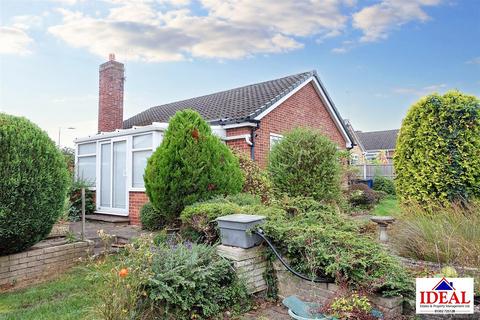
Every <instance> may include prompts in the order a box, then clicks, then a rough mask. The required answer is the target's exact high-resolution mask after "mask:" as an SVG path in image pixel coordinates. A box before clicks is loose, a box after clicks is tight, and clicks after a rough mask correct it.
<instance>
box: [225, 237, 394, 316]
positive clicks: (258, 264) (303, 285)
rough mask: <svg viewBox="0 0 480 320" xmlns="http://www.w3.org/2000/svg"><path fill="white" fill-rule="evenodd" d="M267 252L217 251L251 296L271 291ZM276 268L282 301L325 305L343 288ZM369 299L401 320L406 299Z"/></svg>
mask: <svg viewBox="0 0 480 320" xmlns="http://www.w3.org/2000/svg"><path fill="white" fill-rule="evenodd" d="M265 250H266V249H265V247H263V246H257V247H254V248H250V249H242V248H237V247H230V246H224V245H220V246H218V247H217V251H218V254H219V255H220V256H222V257H224V258H226V259H229V260H231V261H232V262H233V265H234V267H235V269H236V271H237V274H238V275H239V277H241V278H244V279H245V280H246V282H247V286H248V288H249V291H250V292H251V293H256V292H261V291H264V290H266V289H267V285H266V282H265V279H264V273H265V270H266V260H265ZM273 267H274V270H275V274H276V276H277V285H278V296H279V298H281V299H283V298H285V297H288V296H291V295H296V296H297V297H299V298H300V299H302V300H304V301H309V302H317V303H322V304H323V303H325V302H326V301H327V300H328V299H330V298H332V297H333V296H335V294H336V293H337V291H338V290H339V287H338V286H337V285H335V284H334V283H313V282H311V281H306V280H302V279H300V278H298V277H296V276H294V275H292V274H291V273H290V272H289V271H288V270H287V269H286V268H285V267H284V266H283V265H282V264H281V263H280V261H278V260H275V261H274V263H273ZM369 299H370V301H371V302H372V304H373V305H374V306H375V308H377V309H379V310H380V311H382V312H383V313H384V315H385V316H386V317H387V319H397V318H399V317H400V316H401V315H402V312H403V298H401V297H395V298H384V297H381V296H370V297H369Z"/></svg>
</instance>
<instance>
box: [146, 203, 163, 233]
mask: <svg viewBox="0 0 480 320" xmlns="http://www.w3.org/2000/svg"><path fill="white" fill-rule="evenodd" d="M140 221H141V223H142V228H143V229H145V230H149V231H155V230H159V229H160V228H161V227H162V226H163V225H164V222H165V221H163V216H162V215H161V214H160V212H158V211H157V210H155V208H154V207H153V205H152V204H151V203H150V202H147V203H145V204H144V205H143V206H142V208H140Z"/></svg>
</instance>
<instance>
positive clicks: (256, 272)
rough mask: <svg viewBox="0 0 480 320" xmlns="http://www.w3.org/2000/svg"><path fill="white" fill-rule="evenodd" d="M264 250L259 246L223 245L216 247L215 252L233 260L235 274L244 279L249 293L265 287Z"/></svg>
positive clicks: (265, 263)
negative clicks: (244, 247) (238, 246)
mask: <svg viewBox="0 0 480 320" xmlns="http://www.w3.org/2000/svg"><path fill="white" fill-rule="evenodd" d="M264 250H265V249H264V248H263V247H261V246H257V247H254V248H251V249H242V248H237V247H229V246H224V245H219V246H218V247H217V252H218V254H219V255H220V256H222V257H224V258H226V259H228V260H230V261H232V262H233V267H234V268H235V270H236V272H237V275H238V276H239V277H240V278H243V279H244V280H245V281H246V283H247V288H248V291H249V292H250V293H257V292H260V291H264V290H266V289H267V283H266V282H265V279H264V277H263V274H264V273H265V268H266V266H267V262H266V260H265V256H264Z"/></svg>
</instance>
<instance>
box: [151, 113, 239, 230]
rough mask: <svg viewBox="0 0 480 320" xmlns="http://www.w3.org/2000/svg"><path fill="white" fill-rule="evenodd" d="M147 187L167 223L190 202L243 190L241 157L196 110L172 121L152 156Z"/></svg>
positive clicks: (176, 216) (176, 116)
mask: <svg viewBox="0 0 480 320" xmlns="http://www.w3.org/2000/svg"><path fill="white" fill-rule="evenodd" d="M144 179H145V188H146V191H147V195H148V197H149V198H150V202H151V203H152V205H153V207H154V208H155V210H157V211H158V212H159V213H160V214H162V215H163V216H164V217H165V219H166V221H167V222H172V221H173V220H175V219H176V218H178V216H179V214H180V212H181V211H182V210H183V208H184V207H185V206H187V205H190V204H193V203H194V202H197V201H200V200H207V199H209V198H211V197H213V196H216V195H226V194H235V193H238V192H240V191H241V190H242V185H243V175H242V172H241V171H240V167H239V164H238V160H237V158H236V157H235V156H234V155H233V154H232V152H231V151H230V149H229V148H228V147H227V146H226V145H225V144H224V143H222V142H221V141H220V139H219V138H218V137H216V136H214V135H213V133H212V130H211V128H210V126H209V125H208V124H207V123H206V122H205V121H204V120H203V119H202V117H201V116H200V115H199V114H198V113H197V112H195V111H193V110H183V111H179V112H177V113H176V114H175V116H174V117H172V119H171V120H170V123H169V126H168V129H167V131H166V132H165V136H164V138H163V141H162V144H161V145H160V147H158V148H157V150H156V151H155V152H154V153H153V155H152V156H151V157H150V158H149V160H148V164H147V168H146V169H145V175H144Z"/></svg>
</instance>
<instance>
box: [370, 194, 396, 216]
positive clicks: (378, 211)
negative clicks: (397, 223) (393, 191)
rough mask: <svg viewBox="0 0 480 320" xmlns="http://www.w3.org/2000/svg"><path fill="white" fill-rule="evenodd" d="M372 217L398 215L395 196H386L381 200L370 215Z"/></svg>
mask: <svg viewBox="0 0 480 320" xmlns="http://www.w3.org/2000/svg"><path fill="white" fill-rule="evenodd" d="M370 214H371V215H372V216H392V217H397V216H399V215H400V207H399V204H398V200H397V198H396V197H395V196H386V197H385V198H383V199H382V200H381V201H380V202H379V203H378V204H377V205H376V206H375V208H373V210H372V211H371V213H370Z"/></svg>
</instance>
